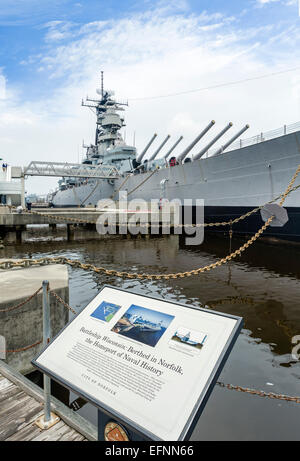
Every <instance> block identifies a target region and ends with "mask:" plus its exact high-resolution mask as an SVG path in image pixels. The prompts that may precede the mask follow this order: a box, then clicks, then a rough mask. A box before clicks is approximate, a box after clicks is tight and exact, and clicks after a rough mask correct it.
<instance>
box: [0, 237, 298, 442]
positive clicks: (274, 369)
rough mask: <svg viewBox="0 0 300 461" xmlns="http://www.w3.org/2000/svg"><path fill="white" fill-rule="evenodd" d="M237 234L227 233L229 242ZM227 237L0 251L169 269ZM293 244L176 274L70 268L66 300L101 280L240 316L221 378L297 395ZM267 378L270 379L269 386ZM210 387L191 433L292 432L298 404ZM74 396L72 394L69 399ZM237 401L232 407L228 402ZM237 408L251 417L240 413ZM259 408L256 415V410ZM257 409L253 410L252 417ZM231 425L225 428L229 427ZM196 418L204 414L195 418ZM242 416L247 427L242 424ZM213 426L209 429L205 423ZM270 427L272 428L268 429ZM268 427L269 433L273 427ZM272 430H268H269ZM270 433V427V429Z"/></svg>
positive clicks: (86, 294)
mask: <svg viewBox="0 0 300 461" xmlns="http://www.w3.org/2000/svg"><path fill="white" fill-rule="evenodd" d="M243 243H244V240H241V239H236V238H234V239H233V241H232V245H233V250H234V249H236V248H238V247H239V246H240V245H241V244H243ZM228 250H229V239H228V235H225V238H223V239H222V238H220V237H213V236H210V237H207V236H206V238H205V242H204V244H203V245H201V246H200V247H184V246H182V245H181V244H179V239H178V237H175V236H173V237H168V238H166V237H165V238H154V239H150V240H144V239H132V240H127V239H120V240H119V239H115V240H105V241H98V242H81V243H78V242H72V243H71V242H70V243H68V242H65V241H56V242H55V243H54V242H43V243H35V244H34V247H33V246H32V244H23V245H22V246H19V247H17V246H15V247H14V246H7V247H6V248H5V249H4V250H3V251H2V253H1V254H0V257H15V258H20V257H21V258H22V257H31V258H37V257H42V256H53V255H55V256H57V255H62V256H67V257H69V258H72V259H79V260H81V261H82V262H86V263H91V264H95V265H96V266H104V267H107V268H110V269H118V270H126V271H137V272H152V273H170V272H179V271H180V272H181V271H188V270H191V269H195V268H198V267H201V266H205V265H207V264H211V263H212V262H215V260H216V258H220V257H223V256H225V255H227V254H228ZM299 259H300V247H299V246H298V247H297V246H294V247H289V246H286V245H283V246H279V245H270V244H265V243H263V242H257V243H256V244H254V245H253V246H252V247H250V248H249V249H248V250H247V251H246V252H245V253H243V255H242V256H241V257H238V258H237V259H235V260H233V261H232V262H231V263H230V265H226V266H223V267H220V268H217V269H216V270H214V271H211V272H209V273H204V274H201V275H199V276H196V277H190V278H184V279H176V280H172V279H171V280H168V281H164V280H160V281H146V280H126V279H120V278H112V277H110V276H107V275H104V274H96V273H91V272H85V271H83V270H81V269H71V268H70V269H69V274H70V304H71V306H72V307H73V308H75V309H76V310H77V311H79V310H81V309H82V308H84V307H85V306H86V305H87V304H88V303H89V302H90V301H91V299H93V298H94V297H95V296H96V294H97V293H98V291H99V290H100V289H101V287H102V286H103V285H104V284H109V285H112V286H116V287H120V288H123V289H129V290H132V291H135V292H136V293H141V294H145V295H150V296H154V297H155V296H156V297H160V298H164V299H169V300H172V301H176V302H182V303H185V304H190V305H194V306H199V307H205V306H206V307H207V308H208V309H214V310H218V311H221V312H227V313H229V314H235V315H240V316H242V317H243V318H244V321H245V326H244V330H243V333H242V335H241V336H240V338H239V339H238V342H237V345H236V347H235V348H234V350H233V352H232V354H231V356H230V358H229V361H228V362H227V364H226V367H225V369H224V371H223V373H222V376H221V379H222V380H223V381H226V382H231V383H233V384H240V385H243V386H246V387H254V388H259V389H262V390H266V391H267V392H270V391H272V392H279V393H286V394H288V395H299V394H300V392H299V379H300V366H299V362H297V363H295V361H293V360H292V357H291V350H292V343H291V339H292V337H293V336H295V335H297V334H300V306H299V299H300V296H299V294H300V266H299ZM271 384H272V387H271V388H270V387H269V386H270V385H271ZM235 394H237V395H234V393H233V391H226V390H222V389H215V391H214V393H213V396H212V398H211V399H210V400H209V403H208V405H207V407H206V410H205V414H206V417H207V418H206V421H207V424H203V422H201V420H200V422H199V425H198V426H197V429H196V431H195V434H194V438H196V439H199V440H200V439H203V438H204V439H214V438H215V439H221V438H223V437H225V438H227V439H230V438H231V437H233V436H232V435H230V434H234V437H235V438H240V439H246V438H251V437H253V438H256V439H259V438H264V437H268V438H270V439H272V438H275V439H276V438H277V439H278V438H279V437H278V427H277V423H276V418H277V421H278V420H282V421H283V420H284V421H285V423H284V424H285V425H284V427H280V437H281V438H283V439H292V438H295V439H297V438H299V436H298V431H297V429H296V428H297V425H298V418H299V408H298V407H299V405H298V407H297V408H296V405H293V404H287V403H280V402H279V403H278V402H274V401H267V400H266V399H261V398H257V397H252V396H245V395H243V396H241V395H239V394H238V393H235ZM76 397H77V396H75V395H71V401H73V400H75V399H76ZM79 403H80V404H79V405H78V407H82V408H78V412H79V413H80V414H81V415H82V416H84V417H87V418H88V419H90V420H91V421H92V422H94V423H96V410H95V409H94V408H92V407H91V406H90V405H83V402H81V401H80V402H79ZM235 408H236V410H235ZM241 408H242V409H243V410H242V411H243V412H246V413H247V415H249V418H250V420H251V418H252V420H253V421H255V424H253V425H252V426H251V424H250V423H249V419H248V420H247V419H245V418H242V415H241V414H240V411H241ZM261 412H263V416H262V414H261ZM258 414H259V418H258ZM229 415H230V431H229V429H228V430H227V429H226V430H225V429H224V428H225V427H229V426H228V425H229V419H228V418H229ZM202 421H203V420H202ZM249 424H250V426H251V430H250V431H249ZM212 429H213V431H212ZM272 431H273V432H272ZM272 434H273V435H272ZM274 434H275V435H274ZM276 434H277V435H276Z"/></svg>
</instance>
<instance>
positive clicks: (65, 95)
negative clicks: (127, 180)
mask: <svg viewBox="0 0 300 461" xmlns="http://www.w3.org/2000/svg"><path fill="white" fill-rule="evenodd" d="M101 71H104V85H105V88H106V89H111V90H114V91H115V95H116V98H117V99H119V100H121V101H127V100H128V102H129V107H128V108H127V109H126V112H125V120H126V125H127V126H126V127H125V128H124V129H123V136H124V137H125V138H126V142H127V143H128V144H133V142H134V139H135V143H136V147H137V149H138V151H141V150H142V149H143V148H144V146H145V145H146V143H147V142H148V141H149V140H150V138H151V137H152V136H153V134H154V133H155V132H156V133H158V137H157V139H156V141H155V143H156V144H155V145H153V149H155V148H156V147H157V146H158V145H159V144H160V143H161V142H162V140H163V139H164V138H165V137H166V136H167V134H170V135H171V140H170V141H169V145H166V148H167V147H170V146H171V142H175V141H176V140H177V139H178V138H179V136H181V135H182V136H183V137H184V139H183V141H182V142H181V144H180V145H179V146H178V148H177V149H178V150H177V151H176V153H180V150H183V149H184V147H186V146H187V145H188V144H190V142H191V141H192V140H193V139H194V138H195V137H196V136H197V135H198V134H199V132H200V131H202V129H203V128H204V127H205V126H206V125H207V124H208V123H209V122H210V121H211V120H215V121H216V125H215V127H214V128H213V130H214V131H213V130H211V131H212V133H211V136H214V135H215V134H216V133H217V132H218V131H220V130H221V129H222V128H223V127H224V126H225V125H226V124H227V123H228V122H232V123H233V127H232V128H231V130H229V132H228V135H227V138H226V136H225V137H224V140H226V139H228V137H231V136H232V135H233V134H235V132H237V131H238V130H239V129H240V128H242V127H243V126H244V125H245V124H246V123H249V125H250V129H249V130H248V131H247V132H246V133H245V134H244V135H243V137H250V136H254V135H256V134H258V133H261V132H263V131H268V130H272V129H276V128H279V127H281V126H283V125H284V124H291V123H295V122H297V121H300V17H299V2H298V0H247V1H245V0H227V1H226V2H225V1H224V0H222V1H221V0H210V1H207V0H204V1H201V0H168V1H165V0H151V1H150V0H139V1H138V0H122V1H121V0H119V1H117V0H111V1H107V0H106V1H102V0H84V1H83V0H82V1H71V0H51V1H50V0H14V1H12V0H0V158H4V159H5V160H6V161H7V162H8V163H9V164H11V165H21V166H26V165H28V164H29V163H30V161H32V160H39V161H47V160H48V161H49V160H51V161H68V162H78V160H81V159H82V155H83V153H84V150H83V148H82V142H83V140H84V141H85V143H87V144H89V143H91V142H93V140H94V133H95V116H94V114H93V113H92V112H91V111H90V110H89V109H88V108H83V107H81V100H82V98H85V97H86V96H87V95H89V97H93V96H95V95H96V88H99V86H100V72H101ZM237 82H240V83H237ZM193 90H199V91H193ZM209 139H210V138H209V136H208V137H207V142H208V141H209ZM224 140H223V141H224ZM200 147H203V146H202V145H201V146H200ZM195 149H196V148H195ZM151 153H152V151H151V152H149V155H151ZM195 153H196V151H195ZM163 154H164V151H162V153H161V155H163ZM56 182H57V180H56V179H49V178H31V179H28V180H27V181H26V190H27V192H28V193H34V192H35V193H39V194H46V193H47V192H48V191H49V190H50V189H53V188H54V187H55V186H56Z"/></svg>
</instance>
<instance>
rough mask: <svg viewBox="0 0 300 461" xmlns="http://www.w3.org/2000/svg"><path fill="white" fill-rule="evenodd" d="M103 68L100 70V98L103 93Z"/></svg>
mask: <svg viewBox="0 0 300 461" xmlns="http://www.w3.org/2000/svg"><path fill="white" fill-rule="evenodd" d="M103 74H104V72H103V70H101V95H102V98H103V95H104V84H103Z"/></svg>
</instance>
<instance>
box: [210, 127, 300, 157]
mask: <svg viewBox="0 0 300 461" xmlns="http://www.w3.org/2000/svg"><path fill="white" fill-rule="evenodd" d="M296 131H300V122H296V123H292V124H290V125H283V126H282V127H281V128H277V129H275V130H270V131H266V132H265V133H260V134H258V135H256V136H252V137H251V138H246V139H239V140H238V141H236V142H234V143H233V144H231V146H230V147H229V148H228V149H226V152H229V151H232V150H236V149H241V148H242V147H248V146H252V145H254V144H259V143H261V142H264V141H269V140H270V139H275V138H279V137H280V136H284V135H287V134H291V133H295V132H296ZM218 149H219V148H217V149H212V150H209V151H208V152H207V155H206V157H210V156H211V155H213V154H214V153H215V152H217V150H218Z"/></svg>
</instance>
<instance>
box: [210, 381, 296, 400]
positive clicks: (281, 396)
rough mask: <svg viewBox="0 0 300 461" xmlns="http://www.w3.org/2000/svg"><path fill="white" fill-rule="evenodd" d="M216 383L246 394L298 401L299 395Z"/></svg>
mask: <svg viewBox="0 0 300 461" xmlns="http://www.w3.org/2000/svg"><path fill="white" fill-rule="evenodd" d="M217 385H218V386H220V387H223V388H226V389H230V390H234V391H238V392H245V393H247V394H252V395H257V396H259V397H268V398H269V399H276V400H285V401H286V402H294V403H300V397H290V396H289V395H284V394H274V393H273V392H264V391H258V390H256V389H249V388H247V387H241V386H234V385H233V384H224V383H222V382H217Z"/></svg>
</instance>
